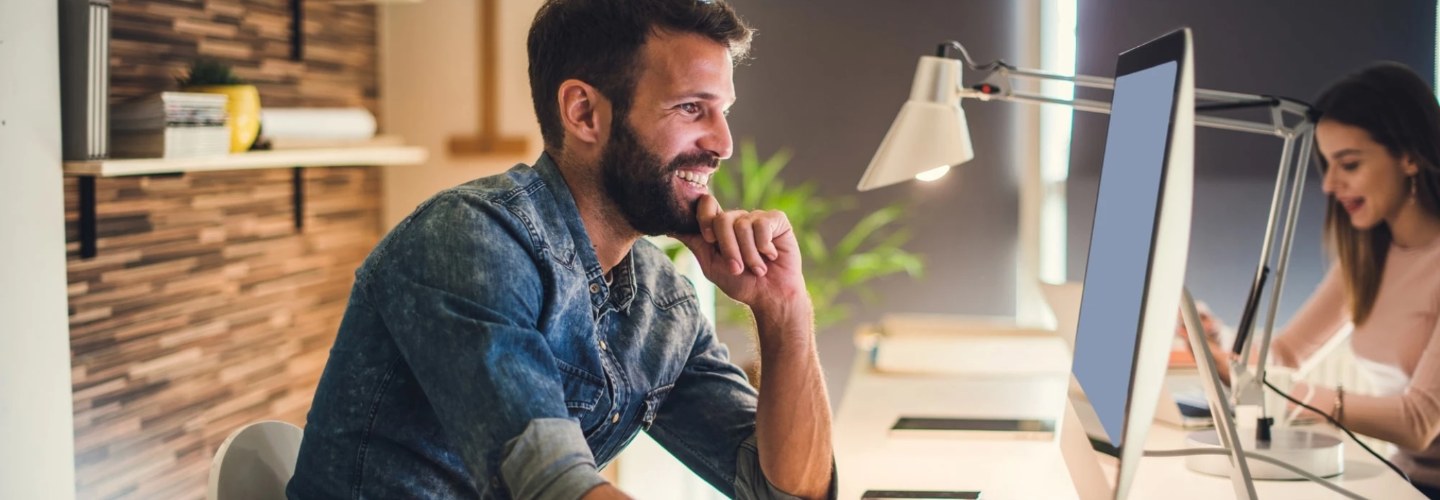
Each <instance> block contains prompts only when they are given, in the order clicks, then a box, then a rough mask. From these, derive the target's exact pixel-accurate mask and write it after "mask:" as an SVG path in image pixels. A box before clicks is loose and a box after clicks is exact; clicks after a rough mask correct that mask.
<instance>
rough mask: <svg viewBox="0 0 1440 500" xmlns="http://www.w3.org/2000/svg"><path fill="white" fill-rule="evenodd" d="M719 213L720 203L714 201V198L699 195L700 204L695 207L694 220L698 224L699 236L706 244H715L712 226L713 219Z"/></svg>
mask: <svg viewBox="0 0 1440 500" xmlns="http://www.w3.org/2000/svg"><path fill="white" fill-rule="evenodd" d="M721 213H723V212H721V211H720V202H719V201H716V200H715V197H714V196H710V195H708V194H704V195H700V203H698V204H696V205H695V218H696V220H697V221H698V222H699V223H700V235H701V236H703V237H704V238H705V242H706V243H715V229H714V227H713V224H714V222H715V217H717V216H719V215H720V214H721Z"/></svg>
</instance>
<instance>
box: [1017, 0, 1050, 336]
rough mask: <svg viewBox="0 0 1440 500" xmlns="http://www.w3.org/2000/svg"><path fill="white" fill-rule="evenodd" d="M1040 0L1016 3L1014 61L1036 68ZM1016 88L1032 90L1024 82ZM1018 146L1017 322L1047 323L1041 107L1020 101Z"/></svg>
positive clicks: (1038, 57) (1039, 30) (1040, 11)
mask: <svg viewBox="0 0 1440 500" xmlns="http://www.w3.org/2000/svg"><path fill="white" fill-rule="evenodd" d="M1042 4H1043V2H1042V1H1041V0H1022V1H1020V2H1016V3H1015V14H1016V15H1015V19H1016V21H1017V22H1016V26H1015V28H1016V29H1015V35H1014V37H1013V39H1012V40H1011V44H1012V46H1013V47H1015V50H1014V52H1013V53H1014V54H1016V60H1015V61H1013V62H1012V64H1015V65H1016V66H1020V67H1028V68H1033V67H1036V66H1038V65H1039V63H1040V61H1041V52H1042V51H1041V43H1040V42H1041V40H1040V32H1041V25H1042V24H1043V23H1041V17H1042V16H1043V15H1044V12H1043V9H1042ZM1016 90H1032V89H1025V88H1023V87H1021V88H1018V89H1016ZM1010 137H1011V145H1012V147H1014V148H1015V150H1014V151H1015V155H1014V157H1015V165H1016V169H1015V170H1016V171H1015V172H1014V174H1015V175H1016V181H1017V182H1016V185H1017V187H1018V188H1019V195H1020V219H1019V221H1020V230H1019V233H1018V238H1017V239H1016V245H1015V321H1016V322H1017V323H1019V324H1021V325H1042V324H1046V323H1047V322H1048V318H1049V309H1047V308H1046V307H1045V303H1044V297H1043V296H1042V295H1041V294H1040V244H1041V237H1040V214H1041V208H1042V206H1043V204H1044V197H1045V195H1044V188H1043V186H1042V184H1041V181H1040V148H1041V140H1040V108H1039V107H1037V106H1031V105H1023V104H1021V105H1016V113H1015V126H1014V128H1013V129H1012V130H1011V131H1010Z"/></svg>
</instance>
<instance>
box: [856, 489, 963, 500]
mask: <svg viewBox="0 0 1440 500" xmlns="http://www.w3.org/2000/svg"><path fill="white" fill-rule="evenodd" d="M955 499H959V500H980V492H978V491H920V490H866V491H865V494H864V495H861V496H860V500H955Z"/></svg>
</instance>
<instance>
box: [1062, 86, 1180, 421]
mask: <svg viewBox="0 0 1440 500" xmlns="http://www.w3.org/2000/svg"><path fill="white" fill-rule="evenodd" d="M1178 78H1179V66H1178V64H1177V63H1176V62H1175V61H1168V62H1164V63H1160V64H1158V65H1155V66H1151V67H1148V68H1144V69H1140V70H1138V71H1135V72H1133V73H1129V74H1123V75H1120V76H1119V77H1117V78H1116V79H1115V93H1114V100H1113V102H1112V104H1111V112H1110V127H1109V132H1108V133H1107V135H1106V139H1105V144H1106V146H1105V156H1104V163H1103V164H1102V165H1101V170H1100V171H1101V174H1100V189H1099V195H1098V197H1097V199H1096V201H1095V225H1094V227H1093V229H1092V230H1091V233H1090V253H1089V258H1088V262H1087V263H1086V266H1085V288H1084V292H1083V297H1082V299H1081V303H1080V315H1079V322H1078V325H1077V327H1076V332H1075V361H1074V366H1073V368H1072V371H1073V372H1074V374H1075V377H1076V379H1078V380H1079V382H1080V386H1081V388H1082V389H1083V390H1084V391H1085V396H1086V398H1087V399H1089V402H1090V405H1091V406H1092V407H1093V408H1094V410H1095V415H1096V416H1097V417H1098V418H1099V420H1100V423H1101V425H1102V426H1103V427H1104V430H1105V434H1106V435H1107V437H1108V438H1109V440H1110V444H1112V445H1114V446H1116V447H1120V446H1121V445H1122V443H1121V440H1122V439H1123V436H1124V432H1123V429H1124V425H1125V415H1126V409H1127V407H1128V406H1129V404H1130V389H1131V383H1132V374H1133V373H1134V370H1135V362H1136V356H1137V351H1136V347H1137V342H1138V340H1139V338H1140V335H1139V332H1140V329H1141V321H1142V318H1143V315H1144V304H1145V294H1146V286H1147V284H1148V282H1149V276H1150V262H1151V252H1152V251H1153V250H1154V244H1155V228H1156V221H1157V218H1158V216H1159V206H1160V197H1161V193H1162V187H1163V185H1164V171H1165V168H1164V167H1165V161H1166V146H1167V144H1168V138H1169V137H1168V135H1169V132H1170V122H1171V114H1172V111H1173V108H1174V104H1175V103H1174V101H1175V96H1176V82H1177V79H1178Z"/></svg>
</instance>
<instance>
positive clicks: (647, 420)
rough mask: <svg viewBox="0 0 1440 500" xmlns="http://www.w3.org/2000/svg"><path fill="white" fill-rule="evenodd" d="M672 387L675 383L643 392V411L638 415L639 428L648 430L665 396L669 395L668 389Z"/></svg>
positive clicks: (663, 402)
mask: <svg viewBox="0 0 1440 500" xmlns="http://www.w3.org/2000/svg"><path fill="white" fill-rule="evenodd" d="M674 388H675V384H669V385H666V386H664V387H660V388H658V389H655V390H652V391H650V392H647V393H645V403H644V404H645V413H644V414H643V415H641V417H640V427H641V428H643V429H645V430H647V431H648V430H650V426H651V425H653V424H654V423H655V416H656V415H657V414H658V413H659V412H660V406H661V405H663V404H665V397H666V396H669V395H670V390H671V389H674Z"/></svg>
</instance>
